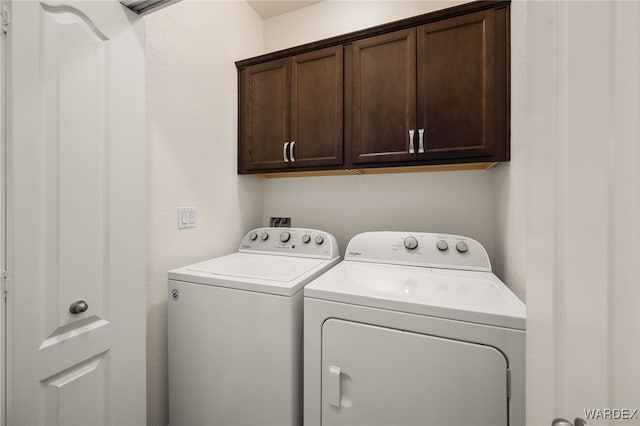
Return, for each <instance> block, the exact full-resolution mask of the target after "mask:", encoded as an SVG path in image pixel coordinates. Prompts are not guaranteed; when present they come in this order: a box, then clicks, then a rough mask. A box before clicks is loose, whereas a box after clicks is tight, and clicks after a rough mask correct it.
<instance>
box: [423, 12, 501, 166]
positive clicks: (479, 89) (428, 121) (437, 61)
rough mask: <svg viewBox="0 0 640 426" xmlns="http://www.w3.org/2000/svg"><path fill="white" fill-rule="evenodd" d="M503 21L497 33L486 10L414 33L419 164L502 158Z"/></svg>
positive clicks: (492, 14)
mask: <svg viewBox="0 0 640 426" xmlns="http://www.w3.org/2000/svg"><path fill="white" fill-rule="evenodd" d="M501 22H502V24H503V31H502V32H500V31H496V11H495V10H486V11H480V12H476V13H471V14H468V15H462V16H457V17H455V18H450V19H445V20H442V21H438V22H433V23H430V24H426V25H423V26H421V27H419V28H418V76H417V79H418V127H419V128H423V129H425V133H424V153H420V154H419V155H418V158H419V159H421V160H431V159H448V158H470V157H485V158H486V159H491V160H494V161H497V160H501V159H503V160H504V159H506V158H498V157H500V156H503V157H504V155H505V154H504V150H505V144H506V141H505V137H506V136H505V134H506V131H505V128H506V115H507V114H506V109H505V108H506V107H505V104H506V96H504V93H505V90H506V85H507V82H506V65H505V60H504V57H502V58H500V57H499V53H502V54H503V55H505V49H506V47H505V46H506V42H505V36H506V34H505V33H506V31H504V28H505V25H504V24H505V21H504V19H502V21H501ZM497 59H500V60H498V61H497ZM500 126H501V127H500ZM420 151H422V150H420Z"/></svg>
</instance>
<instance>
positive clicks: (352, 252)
mask: <svg viewBox="0 0 640 426" xmlns="http://www.w3.org/2000/svg"><path fill="white" fill-rule="evenodd" d="M349 256H362V253H360V252H359V251H350V252H349Z"/></svg>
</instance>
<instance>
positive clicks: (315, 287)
mask: <svg viewBox="0 0 640 426" xmlns="http://www.w3.org/2000/svg"><path fill="white" fill-rule="evenodd" d="M304 295H305V297H310V298H315V299H323V300H330V301H335V302H342V303H349V304H353V305H361V306H370V307H374V308H380V309H387V310H393V311H400V312H408V313H414V314H420V315H429V316H434V317H439V318H448V319H453V320H459V321H466V322H473V323H478V324H487V325H494V326H499V327H508V328H515V329H520V330H524V329H525V313H526V310H525V305H524V303H522V302H521V301H520V299H518V297H517V296H516V295H514V294H513V293H512V292H511V291H510V290H509V289H508V288H507V286H505V285H504V283H502V281H500V280H499V279H498V277H496V276H495V275H494V274H493V273H491V272H478V271H458V270H450V269H438V268H423V267H413V266H401V265H388V264H378V263H366V262H352V261H344V262H342V263H340V264H339V265H338V266H336V267H335V268H333V269H331V270H330V271H328V272H327V273H325V274H323V275H322V276H320V277H319V278H318V279H316V280H315V281H313V282H312V283H310V284H309V285H307V286H306V287H305V289H304Z"/></svg>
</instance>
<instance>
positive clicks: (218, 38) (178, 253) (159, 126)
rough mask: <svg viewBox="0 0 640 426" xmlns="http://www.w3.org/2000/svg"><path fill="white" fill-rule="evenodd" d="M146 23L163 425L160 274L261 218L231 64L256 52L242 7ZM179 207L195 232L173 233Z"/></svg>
mask: <svg viewBox="0 0 640 426" xmlns="http://www.w3.org/2000/svg"><path fill="white" fill-rule="evenodd" d="M146 27H147V51H146V54H147V185H148V192H147V193H148V195H147V197H148V198H147V390H148V394H147V411H148V415H147V418H148V424H149V425H152V426H162V425H166V424H167V423H168V399H167V396H168V395H167V333H166V330H167V270H169V269H171V268H174V267H177V266H181V265H184V264H188V263H192V262H196V261H199V260H203V259H205V258H209V257H212V256H215V255H220V254H223V253H227V252H231V251H233V250H235V249H236V248H237V244H238V241H239V240H240V238H241V237H242V236H243V235H244V233H245V231H246V230H247V229H249V228H251V227H254V226H259V225H260V221H261V212H262V180H260V179H258V178H254V177H240V176H238V175H237V174H236V163H237V160H236V146H237V145H236V144H237V124H236V123H237V103H236V98H237V96H236V93H237V83H236V82H237V74H236V68H235V66H234V61H235V60H238V59H241V58H245V57H248V56H253V55H256V54H259V53H261V51H262V20H261V19H260V18H259V17H258V16H257V15H256V14H255V12H254V11H253V9H251V8H250V7H249V6H248V4H247V3H246V2H191V1H188V0H186V1H182V2H180V3H178V4H176V5H174V6H171V7H168V8H166V9H163V10H161V11H158V12H156V13H153V14H151V15H149V16H148V17H147V18H146ZM239 28H240V29H242V31H239V30H238V29H239ZM179 206H194V207H197V209H198V227H197V228H196V229H188V230H180V231H179V230H177V213H176V208H177V207H179Z"/></svg>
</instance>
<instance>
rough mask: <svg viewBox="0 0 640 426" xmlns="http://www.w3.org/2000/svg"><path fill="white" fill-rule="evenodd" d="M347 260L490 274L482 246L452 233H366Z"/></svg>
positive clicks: (351, 247) (356, 240) (352, 244)
mask: <svg viewBox="0 0 640 426" xmlns="http://www.w3.org/2000/svg"><path fill="white" fill-rule="evenodd" d="M344 260H351V261H360V262H374V263H389V264H394V265H410V266H423V267H429V268H445V269H460V270H468V271H485V272H491V262H490V261H489V256H488V255H487V251H486V250H485V249H484V247H483V246H482V244H480V243H479V242H477V241H476V240H474V239H471V238H468V237H463V236H460V235H451V234H433V233H426V232H396V231H379V232H364V233H362V234H358V235H356V236H355V237H353V238H352V239H351V241H349V245H348V246H347V252H346V253H345V256H344Z"/></svg>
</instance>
